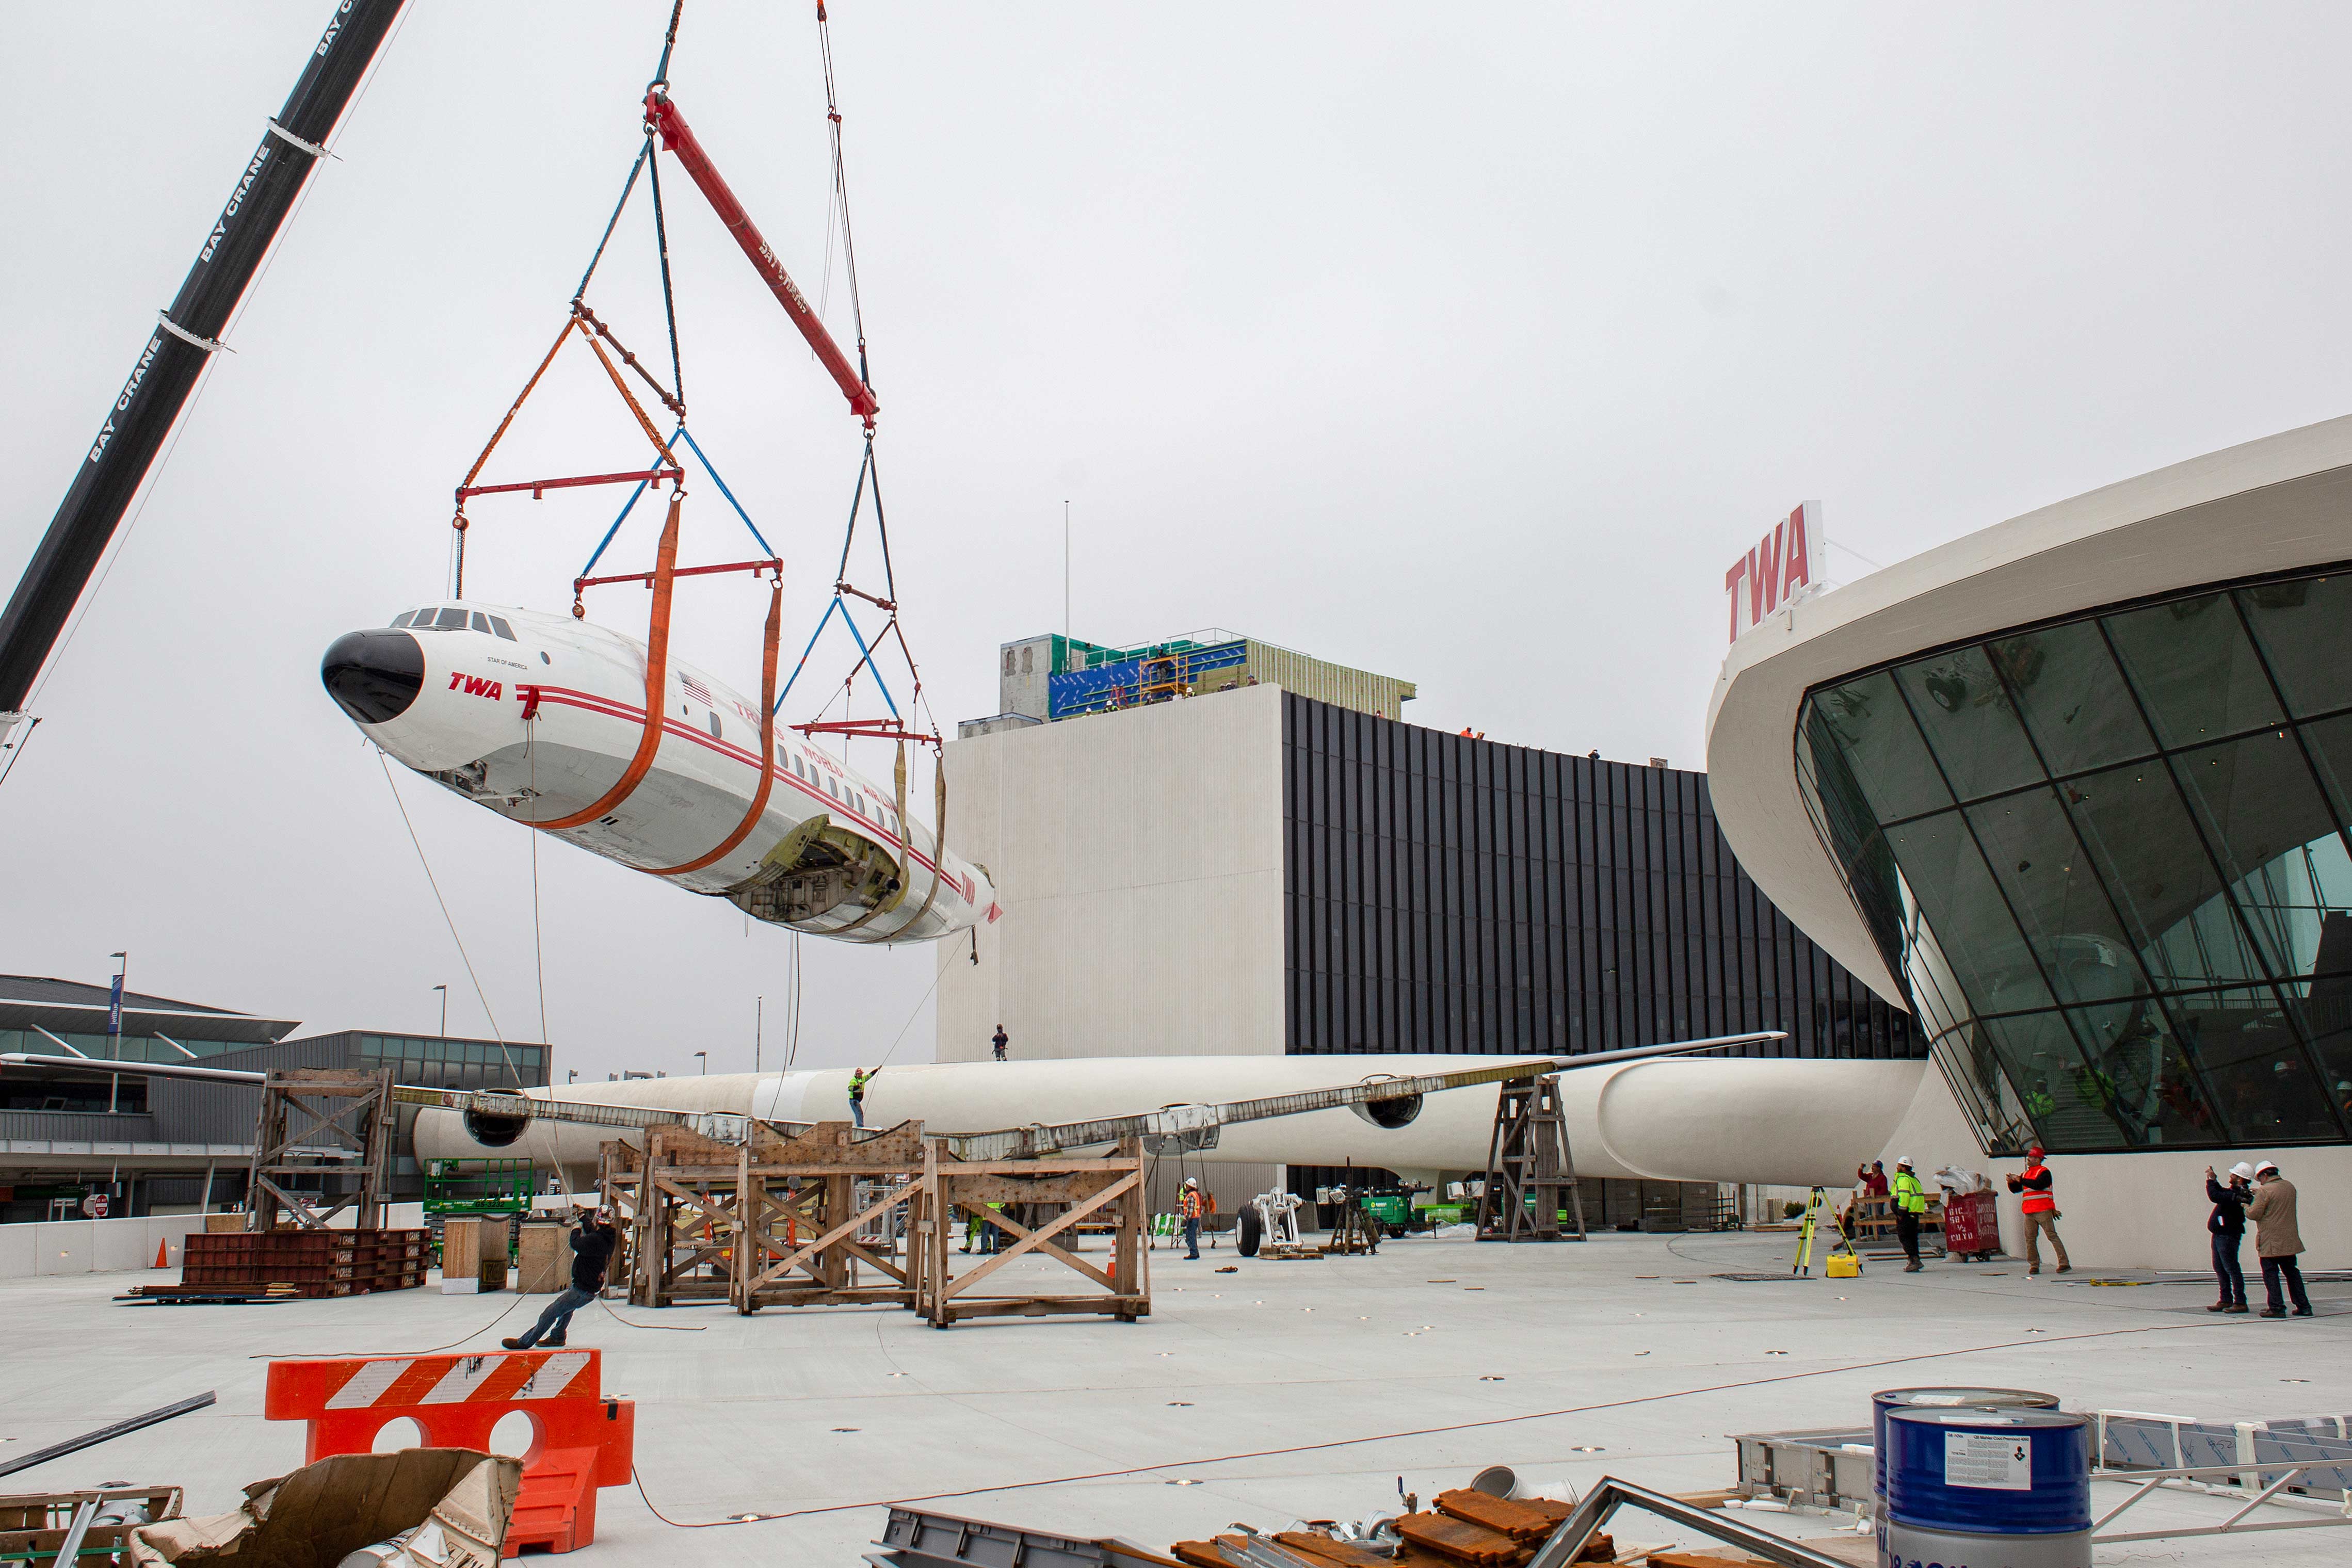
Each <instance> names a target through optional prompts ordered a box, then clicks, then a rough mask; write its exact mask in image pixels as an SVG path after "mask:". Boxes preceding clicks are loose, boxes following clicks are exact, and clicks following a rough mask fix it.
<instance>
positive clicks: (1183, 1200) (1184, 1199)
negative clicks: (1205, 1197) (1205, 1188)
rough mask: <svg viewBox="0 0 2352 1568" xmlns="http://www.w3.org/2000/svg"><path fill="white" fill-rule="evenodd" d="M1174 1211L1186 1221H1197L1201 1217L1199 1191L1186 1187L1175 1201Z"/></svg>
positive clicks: (1195, 1188) (1198, 1189) (1196, 1188)
mask: <svg viewBox="0 0 2352 1568" xmlns="http://www.w3.org/2000/svg"><path fill="white" fill-rule="evenodd" d="M1176 1211H1177V1212H1178V1213H1179V1214H1180V1215H1181V1216H1182V1217H1183V1218H1186V1219H1198V1218H1201V1215H1202V1205H1201V1189H1200V1188H1198V1187H1191V1186H1188V1187H1186V1188H1185V1189H1184V1192H1183V1195H1182V1196H1181V1197H1179V1198H1178V1199H1177V1200H1176Z"/></svg>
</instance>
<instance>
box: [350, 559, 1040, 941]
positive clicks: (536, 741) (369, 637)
mask: <svg viewBox="0 0 2352 1568" xmlns="http://www.w3.org/2000/svg"><path fill="white" fill-rule="evenodd" d="M320 678H321V679H322V680H323V681H324V682H325V683H326V685H327V689H328V692H329V693H330V695H332V696H333V697H334V698H335V701H336V702H337V704H339V705H340V706H341V707H342V709H343V710H344V712H345V713H346V714H348V715H349V716H351V718H352V722H353V723H355V724H357V725H358V726H359V727H360V729H361V731H362V733H363V734H365V735H366V736H367V737H369V738H370V739H372V740H373V741H374V742H375V743H376V744H377V745H378V746H380V747H383V750H384V751H385V752H386V753H387V754H388V755H390V756H391V757H393V758H395V759H397V760H398V761H400V762H402V763H404V764H405V765H406V766H407V767H409V768H413V769H415V771H416V772H418V773H421V774H424V775H425V777H426V778H428V779H432V780H434V781H435V782H436V783H437V784H440V785H442V786H443V787H444V788H446V789H450V790H452V791H454V792H455V793H457V794H459V795H462V796H464V797H466V798H467V800H472V801H474V802H475V803H476V804H478V805H480V806H482V807H484V808H486V809H488V810H492V811H495V812H497V813H499V815H500V816H502V817H506V818H508V819H509V820H510V821H517V822H523V823H530V824H537V823H561V822H562V821H563V820H564V819H566V818H571V817H575V816H577V815H578V814H579V813H580V812H582V811H583V810H586V809H587V808H589V807H590V806H593V805H594V804H596V803H597V802H598V801H600V800H604V799H605V798H606V797H607V796H608V795H610V794H611V793H612V792H613V791H614V789H615V788H616V786H617V785H619V784H620V782H621V781H622V780H623V779H624V778H625V774H626V772H627V770H628V768H629V766H630V763H631V760H632V758H634V757H635V756H636V755H637V753H638V752H639V750H640V742H641V741H642V740H643V739H644V737H645V734H646V711H645V710H646V695H647V694H646V645H645V644H644V643H640V642H637V641H635V640H634V639H632V638H629V637H626V636H624V635H622V634H621V633H619V632H613V631H609V630H607V629H605V628H604V627H601V626H596V625H593V624H590V623H588V622H583V621H575V620H572V619H571V618H569V617H566V616H560V615H547V614H542V613H540V612H535V611H529V610H520V609H513V608H509V607H507V606H502V605H501V606H492V605H487V604H479V603H469V602H466V601H456V600H451V601H441V602H438V603H436V604H432V605H428V606H426V607H425V608H424V609H422V610H415V611H410V612H406V613H404V614H402V615H400V616H398V617H396V618H395V619H394V622H393V623H392V625H391V626H389V627H387V628H383V629H381V630H375V631H367V632H351V633H349V634H347V635H346V636H344V637H341V638H340V639H338V640H337V641H336V643H335V644H334V645H333V647H331V649H329V650H328V653H327V656H326V658H325V660H324V661H323V663H322V664H321V667H320ZM663 684H664V691H663V706H662V712H661V715H660V719H659V723H660V735H659V741H658V748H657V749H656V750H655V751H654V753H653V755H652V760H651V763H650V766H649V767H647V768H646V770H645V772H644V774H643V776H642V778H640V779H638V780H637V782H636V783H635V787H634V788H633V789H629V790H627V791H626V793H625V796H624V797H623V798H622V799H620V800H615V801H614V802H613V803H612V804H610V805H609V806H608V807H607V809H606V810H604V811H603V812H601V813H600V814H599V815H597V816H596V817H594V818H593V819H591V820H588V821H580V822H578V823H576V824H575V825H569V826H559V827H554V828H551V829H543V830H542V831H550V832H551V833H552V834H553V836H555V837H558V838H561V839H563V840H566V841H569V842H572V843H574V844H577V845H579V846H580V847H581V848H583V849H585V850H589V851H591V852H594V853H596V854H600V855H603V856H604V858H605V859H607V860H614V861H618V862H621V863H622V864H624V865H627V866H632V867H635V869H637V870H639V871H643V872H647V873H654V874H656V875H661V876H665V877H667V879H668V880H670V881H672V882H675V883H677V885H679V886H680V887H683V888H686V889H687V890H688V891H689V892H693V893H699V894H706V895H709V896H715V897H724V898H727V899H729V900H730V901H731V902H733V903H735V904H738V905H740V907H741V908H743V909H744V910H745V911H746V912H747V913H749V914H751V915H755V916H757V917H758V918H760V919H761V920H764V921H768V922H771V923H772V924H775V925H787V926H791V927H793V929H795V930H800V931H806V932H808V933H810V934H811V935H814V936H831V937H835V938H840V939H844V940H847V941H854V942H907V941H922V940H927V939H930V938H935V937H940V936H947V935H949V934H950V933H952V932H956V931H961V930H962V929H964V928H966V927H968V926H971V925H979V924H981V923H982V922H984V921H989V920H993V919H995V918H996V916H997V915H998V913H999V911H998V909H997V905H996V892H995V889H994V887H993V886H992V884H991V883H990V881H989V877H988V873H986V871H985V870H983V869H982V868H980V867H977V866H973V865H970V864H967V863H966V862H963V861H961V860H959V859H958V858H957V857H955V856H954V855H952V854H948V853H945V852H942V851H941V849H940V844H939V841H938V839H937V836H936V835H935V834H934V833H933V832H932V831H930V830H929V829H927V828H925V827H924V826H923V825H922V824H920V823H919V822H916V821H910V820H908V818H906V817H905V816H903V815H902V814H901V812H900V810H899V802H898V800H896V799H895V797H894V793H893V792H892V791H891V790H887V789H883V788H881V787H880V786H877V785H876V784H874V783H873V782H872V781H870V780H868V779H866V778H864V777H862V776H861V775H859V774H857V773H855V772H853V771H851V770H850V769H849V768H846V767H845V766H844V765H843V764H842V763H840V762H839V761H837V760H835V758H832V757H830V756H827V755H826V754H825V753H824V751H823V750H821V749H819V748H818V747H815V746H814V745H811V744H809V743H808V742H807V741H806V740H805V739H804V738H803V737H801V736H799V735H796V734H793V732H792V731H790V730H786V729H782V728H779V729H778V731H777V733H776V735H775V741H774V747H773V753H772V756H771V757H769V758H766V759H765V762H764V766H765V768H766V771H767V774H768V777H769V779H770V786H769V791H768V798H767V800H766V801H765V803H764V805H763V806H762V807H761V810H760V811H759V814H758V817H757V820H756V821H752V823H751V827H750V829H749V831H746V832H744V833H743V835H742V836H741V838H740V841H737V842H736V843H734V844H733V846H732V847H731V848H729V849H727V850H725V851H724V852H722V853H719V855H718V856H717V858H715V859H712V858H710V856H711V852H713V851H714V850H717V849H719V846H721V845H722V844H725V843H726V842H727V841H728V840H729V839H730V836H732V835H734V834H735V833H736V831H737V830H738V829H739V828H740V827H741V826H742V825H743V823H744V821H745V819H746V817H747V816H748V815H750V811H751V805H752V803H753V800H754V798H755V796H756V793H757V790H758V788H759V784H760V779H761V768H762V766H763V759H762V758H761V750H760V748H761V725H760V709H759V706H758V705H757V704H756V703H755V702H753V701H751V700H748V699H746V698H745V697H744V696H743V695H741V694H740V693H739V692H737V691H735V690H734V689H733V688H732V687H730V686H729V685H727V684H726V683H725V682H723V681H721V680H719V679H718V678H717V677H716V676H713V675H710V674H707V673H706V672H704V671H701V670H698V669H697V668H696V667H694V666H693V665H691V664H686V663H683V662H682V661H680V660H678V659H677V657H676V656H675V655H674V654H673V655H672V656H671V658H670V659H669V661H668V668H667V674H666V678H665V680H664V683H663Z"/></svg>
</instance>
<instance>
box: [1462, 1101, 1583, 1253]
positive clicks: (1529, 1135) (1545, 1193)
mask: <svg viewBox="0 0 2352 1568" xmlns="http://www.w3.org/2000/svg"><path fill="white" fill-rule="evenodd" d="M1563 1195H1564V1200H1563ZM1563 1207H1565V1208H1567V1209H1569V1210H1570V1212H1571V1213H1573V1214H1574V1215H1575V1217H1576V1238H1575V1239H1577V1240H1579V1241H1581V1240H1583V1239H1584V1198H1583V1196H1582V1195H1581V1194H1580V1192H1579V1191H1578V1190H1577V1185H1576V1165H1575V1162H1574V1161H1573V1160H1572V1159H1570V1155H1569V1148H1568V1118H1567V1116H1566V1115H1565V1114H1564V1113H1562V1112H1561V1110H1560V1104H1559V1074H1558V1073H1556V1072H1547V1073H1543V1074H1541V1075H1540V1076H1538V1077H1532V1078H1511V1079H1506V1080H1505V1081H1504V1082H1503V1087H1502V1091H1501V1092H1500V1093H1499V1094H1498V1095H1497V1096H1496V1101H1495V1136H1494V1140H1493V1142H1492V1143H1491V1144H1489V1145H1488V1146H1487V1154H1486V1182H1485V1184H1484V1190H1483V1191H1481V1192H1480V1194H1479V1196H1478V1239H1479V1240H1481V1241H1558V1240H1559V1239H1561V1236H1560V1229H1559V1213H1560V1210H1561V1209H1562V1208H1563Z"/></svg>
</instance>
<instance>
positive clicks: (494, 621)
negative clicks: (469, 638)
mask: <svg viewBox="0 0 2352 1568" xmlns="http://www.w3.org/2000/svg"><path fill="white" fill-rule="evenodd" d="M392 624H393V629H394V631H401V630H406V631H410V632H466V631H474V632H488V633H489V634H490V635H491V636H493V637H503V638H505V639H506V640H507V641H508V642H509V643H513V642H517V641H520V639H518V638H517V637H516V636H515V634H514V628H513V627H511V626H509V625H508V624H507V622H506V617H504V616H502V615H485V614H483V613H482V612H480V611H478V610H455V609H429V610H412V611H410V612H408V613H407V614H405V615H395V616H394V617H393V618H392Z"/></svg>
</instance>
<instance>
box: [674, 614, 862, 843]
mask: <svg viewBox="0 0 2352 1568" xmlns="http://www.w3.org/2000/svg"><path fill="white" fill-rule="evenodd" d="M783 624H784V579H783V574H782V573H781V572H779V573H778V574H777V575H776V581H775V585H774V586H773V587H772V588H771V589H770V590H769V591H768V644H767V648H766V650H765V651H764V652H763V653H761V656H760V787H759V788H758V789H755V790H753V791H752V792H751V809H750V810H747V811H745V812H744V813H743V820H742V821H740V822H738V823H736V824H735V831H733V832H731V833H730V834H728V835H727V836H726V837H725V838H724V839H721V840H720V841H719V847H718V848H717V849H715V850H712V851H711V852H709V854H707V855H702V856H700V857H698V858H697V859H694V860H690V861H688V862H686V863H685V864H684V865H673V866H661V867H658V868H652V869H649V870H648V871H647V873H646V874H647V875H649V876H684V875H685V874H686V873H688V872H690V871H700V870H701V869H702V868H703V867H704V866H707V865H709V863H710V862H713V861H715V860H718V859H719V857H720V856H722V855H725V854H727V853H729V852H730V851H732V850H733V849H734V848H735V846H736V845H737V844H740V843H741V842H742V841H744V840H745V839H747V838H749V837H751V830H752V829H753V828H755V827H758V826H759V825H760V818H761V814H762V813H764V812H765V811H766V810H767V809H768V793H769V791H770V790H772V789H774V788H775V786H776V643H777V638H778V636H779V635H780V634H781V633H782V631H783ZM652 706H653V699H652V698H651V697H650V696H648V697H647V698H646V709H647V711H651V709H652ZM904 820H905V817H904V814H903V813H901V816H900V821H904Z"/></svg>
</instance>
